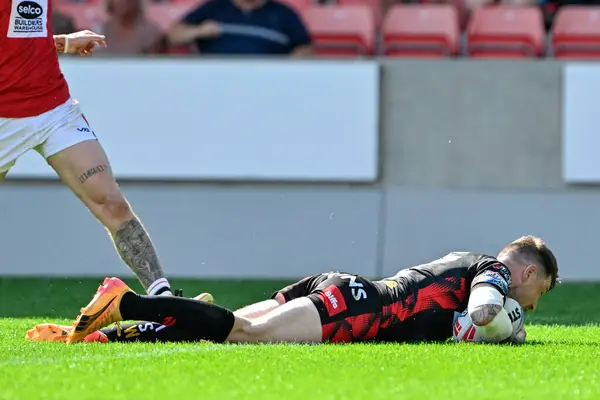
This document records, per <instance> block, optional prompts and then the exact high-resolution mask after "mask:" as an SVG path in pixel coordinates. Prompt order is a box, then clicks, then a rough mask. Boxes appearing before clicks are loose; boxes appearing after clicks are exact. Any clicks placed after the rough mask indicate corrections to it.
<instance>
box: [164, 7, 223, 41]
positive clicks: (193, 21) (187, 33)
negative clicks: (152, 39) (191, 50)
mask: <svg viewBox="0 0 600 400" xmlns="http://www.w3.org/2000/svg"><path fill="white" fill-rule="evenodd" d="M211 7H212V4H211V3H210V2H209V3H205V4H203V5H201V6H200V7H198V8H196V9H195V10H194V11H192V12H191V13H189V14H188V15H187V16H186V17H185V18H184V19H183V20H182V21H181V22H179V23H177V24H175V25H173V27H172V28H171V29H170V30H169V33H168V38H169V41H170V42H171V43H173V44H187V43H190V42H192V41H193V40H195V39H201V38H209V37H214V36H215V34H216V33H218V29H216V27H215V25H216V26H217V27H218V24H216V23H214V22H212V21H209V18H210V10H211Z"/></svg>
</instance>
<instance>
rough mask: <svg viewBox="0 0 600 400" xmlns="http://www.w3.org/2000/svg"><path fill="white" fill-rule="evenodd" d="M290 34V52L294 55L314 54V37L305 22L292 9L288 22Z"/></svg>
mask: <svg viewBox="0 0 600 400" xmlns="http://www.w3.org/2000/svg"><path fill="white" fill-rule="evenodd" d="M287 30H288V32H287V33H288V35H289V38H290V49H291V51H290V53H291V55H292V56H294V57H303V56H309V55H311V54H312V46H311V44H312V39H311V37H310V34H309V33H308V30H307V29H306V26H305V25H304V22H302V19H300V17H299V16H298V14H296V13H295V12H294V11H292V10H290V17H289V20H288V23H287Z"/></svg>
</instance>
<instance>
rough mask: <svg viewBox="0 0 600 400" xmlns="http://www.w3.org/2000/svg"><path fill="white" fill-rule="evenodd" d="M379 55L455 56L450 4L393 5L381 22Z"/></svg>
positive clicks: (455, 35)
mask: <svg viewBox="0 0 600 400" xmlns="http://www.w3.org/2000/svg"><path fill="white" fill-rule="evenodd" d="M382 33H383V36H382V49H381V50H382V54H383V55H386V56H393V57H420V58H422V57H427V58H432V57H433V58H439V57H450V56H454V55H456V54H458V52H459V51H458V49H459V38H460V30H459V27H458V14H457V11H456V9H455V8H454V7H453V6H451V5H449V4H406V5H395V6H392V7H391V8H390V10H389V12H388V13H387V15H386V17H385V19H384V21H383V30H382Z"/></svg>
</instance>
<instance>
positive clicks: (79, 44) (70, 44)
mask: <svg viewBox="0 0 600 400" xmlns="http://www.w3.org/2000/svg"><path fill="white" fill-rule="evenodd" d="M54 47H56V51H57V52H59V53H79V54H80V55H81V56H89V55H92V53H93V52H94V51H96V49H97V48H98V47H106V42H105V37H104V35H98V34H97V33H94V32H92V31H88V30H85V31H79V32H74V33H69V34H68V35H54Z"/></svg>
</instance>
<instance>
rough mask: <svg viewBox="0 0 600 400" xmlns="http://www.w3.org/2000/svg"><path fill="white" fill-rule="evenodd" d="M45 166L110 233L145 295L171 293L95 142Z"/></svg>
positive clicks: (56, 156)
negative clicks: (56, 175)
mask: <svg viewBox="0 0 600 400" xmlns="http://www.w3.org/2000/svg"><path fill="white" fill-rule="evenodd" d="M48 164H50V165H51V166H52V168H54V170H55V171H56V172H57V173H58V175H59V176H60V177H61V179H62V181H63V182H64V183H66V184H67V185H68V186H69V188H70V189H71V190H72V191H73V193H75V194H76V195H77V197H79V198H80V199H81V201H82V202H83V203H84V204H85V205H86V206H87V208H88V209H89V210H90V211H91V212H92V213H93V214H94V215H95V216H96V218H98V220H99V221H100V222H102V224H103V225H104V226H105V227H106V229H107V230H108V231H109V232H110V235H111V237H112V239H113V242H114V244H115V247H116V249H117V252H118V253H119V255H120V256H121V258H122V259H123V261H124V262H125V263H126V264H127V265H129V267H130V268H131V269H132V270H133V272H134V273H135V274H136V276H137V277H138V279H139V280H140V282H141V283H142V285H143V286H144V288H145V289H146V291H147V293H148V294H152V295H157V294H167V295H168V294H171V288H170V286H169V282H168V281H167V280H166V279H165V275H164V272H163V269H162V266H161V265H160V262H159V261H158V257H157V255H156V250H155V249H154V245H153V244H152V241H151V240H150V236H149V235H148V233H147V232H146V230H145V229H144V227H143V226H142V224H141V222H140V221H139V219H138V218H137V217H136V216H135V214H134V213H133V211H132V210H131V207H130V206H129V203H128V202H127V200H126V199H125V197H124V196H123V194H122V193H121V190H120V189H119V186H118V185H117V182H116V181H115V178H114V176H113V174H112V170H111V168H110V163H109V161H108V158H107V156H106V154H105V153H104V150H103V149H102V147H101V146H100V144H99V143H98V141H97V140H86V141H83V142H80V143H77V144H76V145H73V146H71V147H68V148H66V149H64V150H62V151H60V152H58V153H56V154H54V155H52V156H50V157H48Z"/></svg>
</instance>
